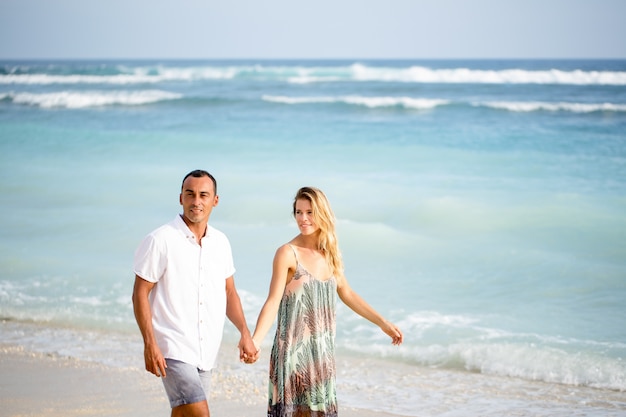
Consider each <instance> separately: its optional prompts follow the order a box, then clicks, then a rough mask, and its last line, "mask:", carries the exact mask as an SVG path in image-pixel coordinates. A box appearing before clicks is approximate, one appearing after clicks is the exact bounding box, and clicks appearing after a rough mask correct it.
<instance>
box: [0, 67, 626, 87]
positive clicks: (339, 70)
mask: <svg viewBox="0 0 626 417" xmlns="http://www.w3.org/2000/svg"><path fill="white" fill-rule="evenodd" d="M240 77H241V78H251V79H259V80H265V79H276V80H283V81H285V82H288V83H294V84H307V83H318V82H337V81H347V82H362V81H365V82H372V81H373V82H403V83H444V84H565V85H626V72H625V71H583V70H571V71H566V70H561V69H549V70H526V69H516V68H511V69H503V70H484V69H470V68H443V69H437V68H429V67H425V66H417V65H413V66H408V67H377V66H371V65H364V64H353V65H348V66H265V65H240V66H236V65H235V66H211V65H203V66H191V67H167V66H154V67H135V68H124V67H120V73H118V74H102V75H97V74H96V75H94V74H47V73H31V74H15V73H8V74H2V75H0V84H43V85H46V84H141V83H149V84H150V83H159V82H165V81H196V80H229V79H234V78H240Z"/></svg>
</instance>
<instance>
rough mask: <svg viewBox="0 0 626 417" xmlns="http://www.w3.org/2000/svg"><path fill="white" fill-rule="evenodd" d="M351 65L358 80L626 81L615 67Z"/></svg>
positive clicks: (429, 81) (597, 83)
mask: <svg viewBox="0 0 626 417" xmlns="http://www.w3.org/2000/svg"><path fill="white" fill-rule="evenodd" d="M351 68H352V72H353V75H354V78H355V79H356V80H359V81H396V82H415V83H452V84H574V85H626V72H616V71H581V70H575V71H563V70H557V69H553V70H547V71H529V70H522V69H507V70H474V69H469V68H451V69H432V68H427V67H422V66H412V67H409V68H378V67H368V66H365V65H360V64H355V65H353V66H352V67H351Z"/></svg>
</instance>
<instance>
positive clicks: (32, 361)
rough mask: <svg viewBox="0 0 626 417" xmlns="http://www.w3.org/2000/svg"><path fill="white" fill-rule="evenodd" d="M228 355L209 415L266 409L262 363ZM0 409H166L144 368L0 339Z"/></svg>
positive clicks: (60, 413) (119, 414)
mask: <svg viewBox="0 0 626 417" xmlns="http://www.w3.org/2000/svg"><path fill="white" fill-rule="evenodd" d="M230 357H231V355H224V354H221V358H220V359H221V360H220V362H221V363H220V364H218V368H217V369H216V370H215V371H214V372H213V386H212V393H211V398H210V400H209V407H210V410H211V415H212V416H215V417H219V416H227V417H254V416H259V417H261V416H264V415H266V401H267V399H266V392H265V388H266V386H265V385H259V377H260V376H261V375H264V374H265V372H264V368H263V369H261V367H257V368H258V370H255V372H245V371H243V370H242V371H241V372H238V371H239V369H238V368H240V367H244V366H245V367H249V366H250V365H244V364H240V363H238V361H237V360H235V361H233V360H230V359H229V358H230ZM263 359H264V358H263V357H262V358H261V359H259V360H260V361H261V360H263ZM222 362H226V363H222ZM340 407H341V406H340ZM0 409H1V410H2V414H3V416H7V417H44V416H45V417H78V416H116V417H131V416H132V417H148V416H158V415H161V416H169V415H170V407H169V404H168V402H167V399H166V396H165V392H164V390H163V386H162V384H161V382H160V381H158V380H157V378H156V377H154V376H152V375H150V374H148V373H147V372H146V371H144V370H143V369H137V368H134V367H129V368H115V367H111V366H107V365H103V364H100V363H95V362H89V361H84V360H80V359H75V358H71V357H62V356H58V355H54V354H45V353H38V352H32V351H28V350H26V349H24V348H23V347H22V346H17V345H11V344H0ZM340 413H341V415H342V416H343V417H357V416H361V417H374V416H380V417H392V416H397V415H395V414H388V413H381V412H376V411H371V410H365V409H356V408H350V407H341V408H340Z"/></svg>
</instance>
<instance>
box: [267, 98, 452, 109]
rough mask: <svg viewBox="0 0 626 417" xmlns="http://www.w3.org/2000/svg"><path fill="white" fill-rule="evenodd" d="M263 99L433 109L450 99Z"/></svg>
mask: <svg viewBox="0 0 626 417" xmlns="http://www.w3.org/2000/svg"><path fill="white" fill-rule="evenodd" d="M263 100H265V101H269V102H274V103H283V104H327V103H343V104H352V105H357V106H364V107H368V108H381V107H402V108H405V109H413V110H426V109H432V108H435V107H437V106H443V105H446V104H448V103H449V101H448V100H441V99H426V98H411V97H363V96H335V97H333V96H321V97H319V96H318V97H286V96H270V95H265V96H263Z"/></svg>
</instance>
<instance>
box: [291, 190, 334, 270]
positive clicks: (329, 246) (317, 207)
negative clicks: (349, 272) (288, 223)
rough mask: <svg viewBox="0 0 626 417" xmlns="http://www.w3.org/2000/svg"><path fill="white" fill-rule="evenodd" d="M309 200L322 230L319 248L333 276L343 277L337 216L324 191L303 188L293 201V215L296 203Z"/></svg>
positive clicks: (314, 217) (315, 219)
mask: <svg viewBox="0 0 626 417" xmlns="http://www.w3.org/2000/svg"><path fill="white" fill-rule="evenodd" d="M303 199H304V200H308V201H309V202H310V203H311V208H312V209H313V219H314V221H315V224H316V225H317V227H319V229H320V234H319V240H318V242H317V247H318V249H319V250H320V251H322V253H323V254H324V257H325V258H326V262H327V263H328V266H329V267H330V269H331V271H332V273H333V275H335V276H336V277H340V276H343V260H342V259H341V252H340V251H339V243H338V241H337V233H336V231H335V215H334V214H333V210H332V209H331V208H330V203H329V202H328V199H327V198H326V195H324V193H323V192H322V190H320V189H318V188H315V187H302V188H300V189H299V190H298V192H297V193H296V196H295V198H294V200H293V215H294V216H295V215H296V201H298V200H303Z"/></svg>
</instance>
